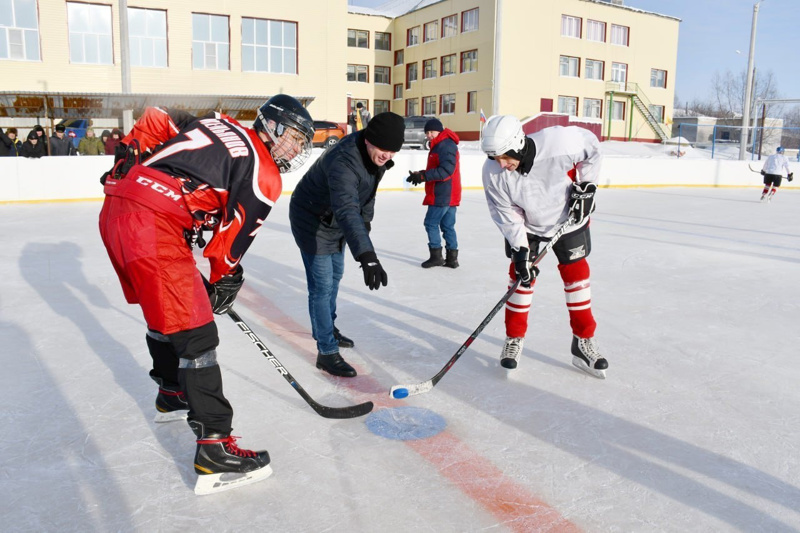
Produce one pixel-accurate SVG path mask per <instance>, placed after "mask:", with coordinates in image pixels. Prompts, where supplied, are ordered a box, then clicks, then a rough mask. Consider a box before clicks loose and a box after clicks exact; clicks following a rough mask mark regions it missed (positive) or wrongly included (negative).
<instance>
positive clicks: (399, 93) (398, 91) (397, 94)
mask: <svg viewBox="0 0 800 533" xmlns="http://www.w3.org/2000/svg"><path fill="white" fill-rule="evenodd" d="M402 98H403V84H402V83H396V84H395V86H394V99H395V100H400V99H402Z"/></svg>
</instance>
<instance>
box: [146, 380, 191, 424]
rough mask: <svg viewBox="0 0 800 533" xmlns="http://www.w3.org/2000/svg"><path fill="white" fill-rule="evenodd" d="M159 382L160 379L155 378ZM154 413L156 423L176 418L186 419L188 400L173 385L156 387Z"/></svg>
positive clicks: (171, 420)
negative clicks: (156, 394)
mask: <svg viewBox="0 0 800 533" xmlns="http://www.w3.org/2000/svg"><path fill="white" fill-rule="evenodd" d="M156 381H157V382H158V383H159V384H160V383H161V380H156ZM156 411H158V412H157V413H156V416H155V418H154V419H153V421H154V422H156V423H159V424H160V423H163V422H174V421H176V420H186V415H187V414H188V412H189V402H187V401H186V395H185V394H184V393H183V391H181V390H178V389H177V388H173V387H169V386H167V387H161V386H159V387H158V396H156Z"/></svg>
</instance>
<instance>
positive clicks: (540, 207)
mask: <svg viewBox="0 0 800 533" xmlns="http://www.w3.org/2000/svg"><path fill="white" fill-rule="evenodd" d="M481 149H482V150H483V152H484V153H486V155H487V156H488V157H489V159H488V160H487V161H486V162H485V163H484V165H483V187H484V191H485V193H486V200H487V202H488V203H489V212H490V214H491V217H492V220H494V222H495V224H497V227H498V228H499V229H500V232H501V233H502V234H503V237H505V240H506V255H507V256H508V257H509V258H510V259H511V266H510V268H509V276H510V278H511V281H510V282H509V287H510V286H511V285H512V284H513V283H514V281H516V279H517V278H519V279H520V280H521V283H520V285H519V287H518V288H517V290H516V292H515V293H514V294H513V295H512V296H511V298H510V299H509V300H508V302H507V303H506V310H505V318H506V335H507V338H506V342H505V346H504V347H503V352H502V355H501V359H500V364H501V365H502V366H503V367H505V368H509V369H512V368H516V367H517V364H518V363H519V359H520V354H521V353H522V346H523V341H524V338H525V333H526V332H527V329H528V312H529V310H530V307H531V301H532V299H533V286H534V284H535V282H536V276H537V274H538V273H539V269H538V268H536V267H535V266H532V264H531V262H532V260H533V259H534V258H535V257H536V254H537V252H538V249H539V245H540V244H541V243H542V242H545V243H546V242H547V241H549V237H551V236H552V235H553V234H554V233H555V231H556V228H557V226H559V225H560V224H562V223H564V222H565V221H567V220H568V219H569V218H570V217H572V218H573V220H574V222H573V225H572V227H571V229H570V230H569V232H568V233H566V234H565V235H564V236H562V237H561V238H560V239H559V240H558V241H557V242H556V243H555V245H554V246H553V252H554V253H555V255H556V257H557V258H558V270H559V272H560V274H561V279H562V280H563V282H564V295H565V297H566V301H567V310H568V311H569V318H570V326H571V327H572V333H573V338H572V346H571V352H572V355H573V358H572V364H573V365H575V366H576V367H578V368H580V369H581V370H583V371H585V372H587V373H589V374H591V375H593V376H595V377H598V378H605V371H606V369H607V368H608V362H607V361H606V359H605V358H604V357H603V356H602V355H601V354H600V351H599V349H598V345H597V343H596V342H595V339H594V334H595V328H596V323H595V320H594V316H593V315H592V308H591V291H590V286H589V263H588V262H587V261H586V257H587V256H588V255H589V253H590V252H591V248H592V242H591V238H590V235H589V214H590V213H591V212H592V211H593V210H594V195H595V192H596V191H597V180H598V173H599V170H600V160H601V155H600V144H599V142H598V140H597V137H596V136H595V135H594V134H593V133H591V132H590V131H588V130H585V129H583V128H578V127H561V126H555V127H551V128H546V129H544V130H541V131H539V132H537V133H534V134H531V135H528V136H525V134H524V133H523V131H522V125H521V124H520V121H519V120H518V119H517V118H516V117H513V116H511V115H496V116H493V117H491V118H490V119H489V120H488V121H487V123H486V126H485V127H484V128H483V134H482V137H481ZM572 228H574V229H572Z"/></svg>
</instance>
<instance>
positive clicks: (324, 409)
mask: <svg viewBox="0 0 800 533" xmlns="http://www.w3.org/2000/svg"><path fill="white" fill-rule="evenodd" d="M312 401H313V400H312ZM309 405H311V407H312V408H313V409H314V411H316V412H317V414H318V415H320V416H321V417H323V418H333V419H336V420H343V419H347V418H358V417H359V416H364V415H366V414H367V413H370V412H371V411H372V409H373V408H374V407H375V405H374V404H373V403H372V402H364V403H360V404H358V405H351V406H349V407H329V406H327V405H322V404H319V403H317V402H313V403H311V402H309Z"/></svg>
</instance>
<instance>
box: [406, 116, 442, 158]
mask: <svg viewBox="0 0 800 533" xmlns="http://www.w3.org/2000/svg"><path fill="white" fill-rule="evenodd" d="M432 118H435V117H423V116H413V117H406V118H405V119H404V120H405V123H406V132H405V137H404V138H403V146H404V147H406V146H409V147H413V148H424V149H426V150H427V149H429V148H430V144H431V143H430V141H428V138H427V137H426V136H425V123H426V122H428V121H429V120H430V119H432Z"/></svg>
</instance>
